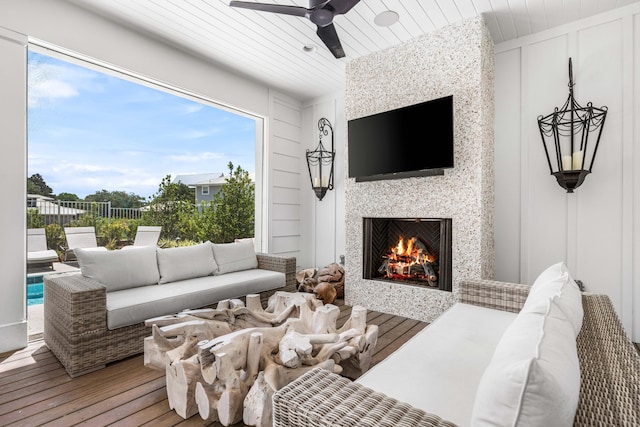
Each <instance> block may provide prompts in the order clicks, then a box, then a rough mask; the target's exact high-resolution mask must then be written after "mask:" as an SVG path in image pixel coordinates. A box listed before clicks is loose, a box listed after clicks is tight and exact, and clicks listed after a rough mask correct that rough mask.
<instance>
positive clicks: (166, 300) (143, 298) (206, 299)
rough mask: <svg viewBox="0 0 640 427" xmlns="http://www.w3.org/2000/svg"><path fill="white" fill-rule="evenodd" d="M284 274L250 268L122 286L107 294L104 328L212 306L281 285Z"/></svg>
mask: <svg viewBox="0 0 640 427" xmlns="http://www.w3.org/2000/svg"><path fill="white" fill-rule="evenodd" d="M285 282H286V277H285V275H284V273H280V272H277V271H271V270H262V269H258V268H255V269H252V270H245V271H238V272H235V273H230V274H225V275H222V276H204V277H197V278H194V279H188V280H182V281H180V282H175V283H167V284H165V285H161V286H152V287H148V286H147V287H142V288H132V289H125V290H122V291H118V292H110V293H108V294H107V327H108V328H109V329H116V328H119V327H122V326H128V325H135V324H137V323H141V322H144V321H145V320H147V319H150V318H152V317H158V316H164V315H167V314H173V313H178V312H180V311H182V310H184V309H187V308H199V307H204V306H207V305H212V304H214V303H216V302H218V301H220V300H223V299H229V298H237V297H241V296H245V295H247V294H254V293H260V292H264V291H268V290H272V289H279V288H282V287H284V286H285Z"/></svg>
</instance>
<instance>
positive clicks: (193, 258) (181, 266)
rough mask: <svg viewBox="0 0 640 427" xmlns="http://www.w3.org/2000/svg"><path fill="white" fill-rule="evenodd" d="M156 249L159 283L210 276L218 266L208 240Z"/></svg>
mask: <svg viewBox="0 0 640 427" xmlns="http://www.w3.org/2000/svg"><path fill="white" fill-rule="evenodd" d="M157 250H158V270H159V271H160V281H159V282H160V284H164V283H170V282H177V281H180V280H185V279H193V278H194V277H202V276H210V275H211V274H213V272H214V271H216V269H217V268H218V266H217V264H216V260H215V259H213V253H212V252H211V243H210V242H205V243H200V244H198V245H193V246H179V247H177V248H166V249H162V248H158V249H157Z"/></svg>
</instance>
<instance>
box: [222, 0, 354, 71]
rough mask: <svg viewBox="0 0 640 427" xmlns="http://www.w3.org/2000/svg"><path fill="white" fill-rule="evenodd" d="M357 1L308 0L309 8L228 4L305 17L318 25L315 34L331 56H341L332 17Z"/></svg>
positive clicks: (262, 4) (342, 54)
mask: <svg viewBox="0 0 640 427" xmlns="http://www.w3.org/2000/svg"><path fill="white" fill-rule="evenodd" d="M359 1H360V0H309V8H306V7H301V6H287V5H281V4H267V3H254V2H247V1H236V0H232V1H231V2H230V3H229V6H233V7H241V8H244V9H253V10H261V11H263V12H273V13H281V14H284V15H293V16H300V17H303V18H307V19H309V20H310V21H311V22H313V23H314V24H315V25H316V26H317V27H318V29H317V31H316V34H317V35H318V37H320V40H322V42H323V43H324V44H325V45H326V46H327V47H328V48H329V50H330V51H331V53H332V54H333V56H335V57H336V58H343V57H344V50H343V49H342V45H341V44H340V39H339V38H338V33H337V32H336V28H335V27H334V26H333V17H334V16H336V15H343V14H345V13H347V12H348V11H349V10H351V8H352V7H353V6H355V5H356V4H358V2H359Z"/></svg>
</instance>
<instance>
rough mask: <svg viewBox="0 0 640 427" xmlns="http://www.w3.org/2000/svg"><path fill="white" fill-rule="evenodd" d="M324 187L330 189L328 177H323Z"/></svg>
mask: <svg viewBox="0 0 640 427" xmlns="http://www.w3.org/2000/svg"><path fill="white" fill-rule="evenodd" d="M322 186H323V187H328V186H329V178H328V177H326V176H323V177H322Z"/></svg>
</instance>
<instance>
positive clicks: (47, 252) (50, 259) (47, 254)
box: [27, 228, 59, 269]
mask: <svg viewBox="0 0 640 427" xmlns="http://www.w3.org/2000/svg"><path fill="white" fill-rule="evenodd" d="M58 260H59V258H58V253H57V252H56V251H54V250H53V249H49V248H48V247H47V235H46V233H45V231H44V228H29V229H28V230H27V266H40V265H43V266H48V267H50V268H52V269H53V263H54V261H58Z"/></svg>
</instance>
